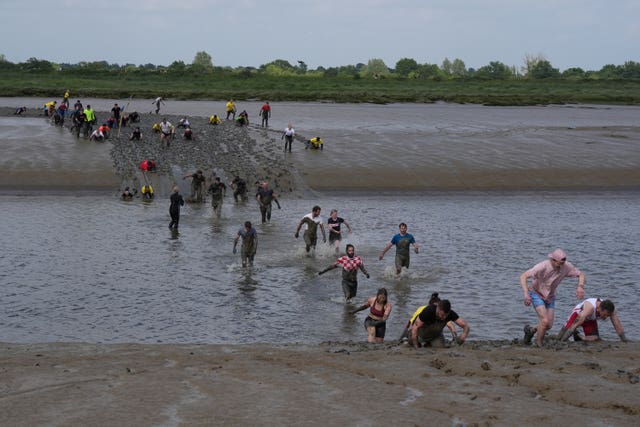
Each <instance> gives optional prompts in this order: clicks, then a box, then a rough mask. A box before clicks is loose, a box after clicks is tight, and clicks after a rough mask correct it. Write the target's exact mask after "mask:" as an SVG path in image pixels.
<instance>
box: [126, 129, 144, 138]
mask: <svg viewBox="0 0 640 427" xmlns="http://www.w3.org/2000/svg"><path fill="white" fill-rule="evenodd" d="M142 136H143V135H142V131H141V130H140V126H136V128H135V129H134V130H133V132H131V135H129V141H140V140H141V139H142Z"/></svg>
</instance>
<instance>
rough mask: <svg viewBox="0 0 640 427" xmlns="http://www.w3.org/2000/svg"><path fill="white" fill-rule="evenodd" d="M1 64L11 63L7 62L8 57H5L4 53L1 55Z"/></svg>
mask: <svg viewBox="0 0 640 427" xmlns="http://www.w3.org/2000/svg"><path fill="white" fill-rule="evenodd" d="M0 62H9V61H7V57H6V56H4V53H0Z"/></svg>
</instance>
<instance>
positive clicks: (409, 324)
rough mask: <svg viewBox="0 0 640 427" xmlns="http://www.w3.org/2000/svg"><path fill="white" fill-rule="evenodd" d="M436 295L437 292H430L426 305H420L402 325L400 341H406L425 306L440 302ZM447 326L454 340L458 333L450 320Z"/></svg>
mask: <svg viewBox="0 0 640 427" xmlns="http://www.w3.org/2000/svg"><path fill="white" fill-rule="evenodd" d="M438 295H439V294H438V292H434V293H432V294H431V297H430V298H429V302H428V303H427V304H426V305H421V306H420V307H418V309H417V310H416V311H414V312H413V314H412V315H411V318H410V319H409V321H408V322H407V324H406V325H405V326H404V331H402V335H400V342H401V343H403V342H407V343H408V341H409V337H410V336H411V327H412V326H413V324H414V323H415V321H416V319H417V318H418V316H419V315H420V313H422V310H424V309H425V308H427V307H429V306H431V305H438V303H439V302H440V297H439V296H438ZM447 328H449V331H450V332H451V338H453V339H454V340H455V339H456V338H457V337H458V334H457V333H456V327H455V326H454V325H453V323H452V322H447Z"/></svg>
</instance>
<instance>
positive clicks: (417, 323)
mask: <svg viewBox="0 0 640 427" xmlns="http://www.w3.org/2000/svg"><path fill="white" fill-rule="evenodd" d="M423 325H424V322H423V321H422V320H420V317H416V320H415V321H414V322H413V326H412V327H411V342H412V343H413V347H414V348H420V345H419V344H418V329H420V328H421V327H422V326H423Z"/></svg>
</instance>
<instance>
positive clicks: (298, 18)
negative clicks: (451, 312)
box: [0, 0, 640, 71]
mask: <svg viewBox="0 0 640 427" xmlns="http://www.w3.org/2000/svg"><path fill="white" fill-rule="evenodd" d="M0 40H2V41H1V42H0V54H4V55H5V57H6V59H7V60H9V61H11V62H15V63H17V62H23V61H26V60H27V59H29V58H31V57H35V58H38V59H46V60H49V61H52V62H58V63H64V62H66V63H77V62H80V61H102V60H105V61H107V62H109V63H118V64H121V65H122V64H126V63H132V64H146V63H152V64H156V65H170V64H171V63H172V62H173V61H176V60H180V61H184V62H185V63H187V64H189V63H191V62H192V61H193V58H194V56H195V53H196V52H198V51H205V52H207V53H209V54H210V55H211V56H212V58H213V63H214V65H219V66H231V67H237V66H254V67H257V66H259V65H262V64H265V63H268V62H271V61H273V60H276V59H284V60H287V61H289V62H290V63H291V64H294V65H295V64H296V61H298V60H303V61H305V62H306V63H307V65H308V67H309V69H314V68H316V67H318V66H323V67H332V66H340V65H350V64H351V65H354V64H357V63H359V62H362V63H367V61H368V60H369V59H371V58H380V59H382V60H384V62H385V63H386V64H387V66H389V67H392V68H393V67H394V66H395V64H396V62H397V61H398V60H399V59H401V58H413V59H415V60H416V61H417V62H418V63H420V64H423V63H430V64H434V63H435V64H438V65H440V64H442V61H443V59H444V58H449V59H450V60H453V59H455V58H459V59H462V60H463V61H464V62H465V64H466V66H467V67H473V68H479V67H481V66H483V65H487V64H488V63H489V62H491V61H500V62H503V63H505V64H506V65H509V66H512V65H515V66H517V67H520V66H522V65H523V64H524V57H525V55H526V54H530V55H539V54H541V55H543V56H544V57H545V58H546V59H548V60H549V61H550V62H551V64H552V65H553V66H554V67H556V68H560V70H561V71H562V70H565V69H567V68H570V67H581V68H583V69H585V70H599V69H600V68H602V66H603V65H606V64H615V65H622V64H624V62H625V61H629V60H631V61H636V62H640V0H612V1H609V0H602V1H599V0H580V1H578V0H535V1H531V0H526V1H520V0H484V1H475V0H397V1H395V0H309V1H305V0H100V1H93V0H2V1H1V3H0Z"/></svg>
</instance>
